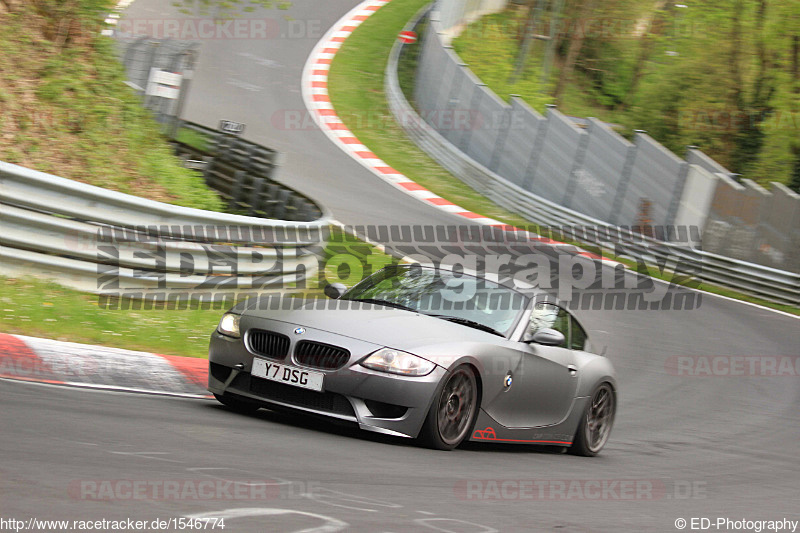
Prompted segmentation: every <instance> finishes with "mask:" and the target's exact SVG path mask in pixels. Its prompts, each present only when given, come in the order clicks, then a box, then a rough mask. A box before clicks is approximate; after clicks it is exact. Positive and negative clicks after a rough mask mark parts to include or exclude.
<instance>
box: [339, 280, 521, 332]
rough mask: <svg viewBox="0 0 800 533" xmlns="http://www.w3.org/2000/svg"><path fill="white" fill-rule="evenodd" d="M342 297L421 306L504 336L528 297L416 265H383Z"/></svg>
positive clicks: (409, 307) (417, 309) (486, 282)
mask: <svg viewBox="0 0 800 533" xmlns="http://www.w3.org/2000/svg"><path fill="white" fill-rule="evenodd" d="M342 299H344V300H359V301H364V302H370V303H377V304H382V305H387V306H390V307H396V308H400V309H406V310H409V311H414V312H419V313H423V314H426V315H431V316H436V317H438V318H441V319H443V320H449V321H452V322H457V323H460V324H463V325H465V326H470V327H474V328H476V329H482V330H484V331H489V332H491V333H496V334H498V335H502V336H506V335H507V334H508V332H509V331H510V330H511V328H512V327H514V324H515V323H516V321H517V319H518V318H519V315H520V313H521V312H522V311H523V310H524V309H525V307H526V305H527V302H528V298H527V297H526V296H524V295H523V294H520V293H518V292H516V291H514V290H512V289H509V288H506V287H503V286H502V285H498V284H497V283H494V282H492V281H489V280H486V279H482V278H476V277H474V276H471V275H469V274H463V273H457V272H451V271H449V270H439V269H435V268H429V267H421V266H419V265H408V266H405V265H403V266H393V267H387V268H384V269H383V270H380V271H379V272H376V273H375V274H373V275H372V276H370V277H368V278H366V279H365V280H363V281H361V282H360V283H358V284H357V285H355V286H354V287H353V288H351V289H350V290H349V291H347V292H346V293H345V294H344V295H343V297H342Z"/></svg>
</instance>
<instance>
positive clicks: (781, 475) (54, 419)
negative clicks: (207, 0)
mask: <svg viewBox="0 0 800 533" xmlns="http://www.w3.org/2000/svg"><path fill="white" fill-rule="evenodd" d="M356 3H357V2H355V1H347V2H344V1H332V0H325V1H324V2H322V1H316V2H314V1H311V0H294V1H293V5H292V7H291V8H290V10H289V13H290V14H291V15H292V16H293V17H294V19H296V20H298V21H306V22H308V24H307V27H315V24H316V22H318V23H319V27H318V31H316V32H310V33H311V35H309V36H308V38H295V39H291V40H287V39H274V40H267V41H259V42H257V43H254V42H253V41H252V40H246V39H244V40H209V41H206V42H204V43H203V48H202V51H201V60H200V65H199V68H198V71H197V75H196V79H195V80H194V82H193V87H192V93H191V95H190V102H189V107H188V116H187V118H189V119H190V120H194V121H197V122H201V123H205V124H207V125H210V126H214V125H215V124H216V121H217V120H219V119H222V118H224V119H230V120H236V121H241V122H245V123H247V128H248V129H247V137H248V138H249V139H251V140H253V141H256V142H259V143H261V144H264V145H267V146H271V147H274V148H276V149H278V150H280V151H283V152H286V153H287V159H286V162H285V167H284V168H283V169H282V170H281V174H280V177H281V179H283V180H284V181H285V182H286V183H288V184H290V185H292V186H294V187H296V188H298V189H300V190H302V191H303V192H306V193H308V194H310V195H311V196H312V197H314V198H317V199H320V200H321V201H323V202H324V203H325V204H326V205H327V206H328V207H329V208H330V209H331V210H332V211H333V214H334V216H335V217H336V218H337V219H338V220H340V221H342V222H344V223H347V224H371V223H383V224H387V223H406V224H412V223H414V224H458V223H461V220H459V219H456V218H455V217H453V216H451V215H448V214H446V213H443V212H440V211H437V210H436V209H434V208H433V207H429V206H427V205H424V204H423V203H422V202H419V201H416V200H414V199H412V198H410V197H407V196H405V195H402V194H400V193H398V192H397V191H396V190H394V189H393V188H392V187H390V186H389V185H387V184H385V183H384V182H382V181H381V180H379V179H378V178H376V177H374V176H373V175H372V174H370V173H369V172H368V171H367V170H365V169H364V168H363V167H361V165H359V164H358V163H357V162H355V161H352V160H351V159H350V158H349V157H348V156H347V155H345V154H344V153H343V152H341V151H340V150H339V149H338V148H337V147H335V146H334V145H333V144H332V143H331V142H330V141H329V140H328V139H327V137H325V135H323V134H322V133H321V132H319V131H317V130H313V129H309V130H298V131H295V130H282V131H278V130H276V129H274V128H273V127H272V126H271V122H270V117H272V116H273V115H274V114H275V113H280V112H282V111H285V110H287V109H290V110H304V107H303V102H302V98H301V94H300V76H301V72H302V67H303V64H304V63H305V60H306V57H307V56H308V53H309V52H310V50H311V49H312V47H313V46H314V44H315V43H316V41H317V40H318V39H319V38H320V37H321V36H322V34H323V33H324V31H325V30H326V29H327V28H328V27H329V26H330V25H331V24H333V22H335V21H336V20H337V19H338V18H339V17H340V16H341V15H343V14H344V13H345V12H346V11H348V10H349V9H351V8H352V7H353V6H354V5H355V4H356ZM171 9H172V8H171V7H169V3H167V2H162V1H160V0H137V2H136V3H135V4H134V5H133V6H132V7H131V8H130V9H129V10H128V12H127V13H126V16H129V17H148V18H155V17H162V18H164V17H169V16H172V15H170V13H171V11H170V10H171ZM278 13H280V14H279V15H278V16H279V17H280V16H281V14H282V13H283V12H278ZM265 16H275V12H272V11H270V12H268V15H265ZM312 21H313V22H314V24H311V22H312ZM580 316H581V318H582V319H583V322H584V323H585V325H586V326H587V328H588V329H589V333H590V336H591V337H592V339H593V340H594V342H595V343H596V344H599V345H601V346H606V347H607V356H608V357H609V358H610V359H611V360H612V362H613V363H614V365H615V367H616V369H617V372H618V374H619V383H620V388H621V390H620V398H619V407H618V413H617V419H616V425H615V428H614V431H613V432H612V434H611V438H610V441H609V443H608V445H607V446H606V448H605V450H604V451H603V452H602V453H601V455H600V456H598V457H596V458H580V457H574V456H571V455H567V454H561V453H558V451H557V450H547V449H545V450H543V449H531V448H528V447H517V446H511V447H507V446H500V445H486V444H480V445H479V444H469V445H467V446H465V447H464V448H461V449H458V450H455V451H453V452H437V451H432V450H427V449H422V448H419V447H416V446H415V445H414V444H413V443H412V442H409V441H406V440H403V439H396V438H390V437H383V436H378V435H374V434H369V433H365V432H359V431H357V430H353V429H351V428H347V427H340V426H334V425H329V424H327V423H322V422H319V421H317V420H314V419H304V418H297V417H291V416H287V415H282V414H276V413H272V412H269V411H264V410H262V411H260V412H259V413H258V414H257V415H254V416H244V415H239V414H235V413H232V412H229V411H227V410H226V409H224V408H223V407H221V406H220V405H218V404H217V403H216V402H214V401H208V400H191V399H181V398H174V397H163V396H155V395H142V394H129V393H116V392H103V391H91V390H82V389H74V388H65V387H57V386H50V385H41V384H31V383H21V382H12V381H6V380H2V381H0V450H2V455H1V456H0V457H2V460H1V461H0V494H1V495H2V496H0V516H1V517H3V518H9V517H12V518H15V519H19V520H28V519H29V518H31V517H35V518H39V519H54V520H69V521H72V520H102V519H105V520H124V519H128V518H131V519H133V520H143V521H148V522H152V521H153V520H155V519H162V520H168V519H170V518H180V517H189V516H193V517H207V518H211V517H215V518H216V517H224V518H225V529H224V530H220V529H216V530H217V531H225V532H226V533H227V532H230V531H264V532H300V531H306V532H312V531H313V532H335V531H359V532H370V533H371V532H374V533H382V532H402V531H414V532H417V531H420V532H424V531H450V532H459V533H480V532H490V531H510V532H517V531H519V532H522V531H564V532H594V531H603V532H605V531H678V529H677V528H676V526H675V524H676V520H678V519H680V518H683V519H686V520H691V519H692V518H703V517H705V518H710V519H711V521H712V524H716V520H717V518H718V517H724V518H730V519H732V520H739V521H741V520H743V519H744V520H783V519H789V520H800V510H798V509H800V508H799V507H798V505H797V502H798V494H800V461H799V460H798V457H800V408H799V407H800V375H799V374H800V363H798V361H800V342H798V340H799V339H800V322H799V321H798V319H796V318H792V317H789V316H786V315H783V314H779V313H774V312H771V311H768V310H764V309H761V308H757V307H753V306H748V305H744V304H741V303H737V302H732V301H728V300H724V299H720V298H716V297H712V296H706V297H704V298H703V299H702V304H701V305H700V306H699V308H697V309H695V310H672V311H663V310H662V311H655V310H653V311H632V310H631V311H626V310H620V311H602V312H600V311H598V312H584V313H582V314H580ZM209 333H210V332H209ZM745 356H746V357H747V358H746V359H745V358H744V357H745ZM678 357H683V358H684V359H681V360H680V361H682V362H679V361H678V359H677V358H678ZM704 364H705V365H707V366H703V365H704ZM682 365H683V366H682ZM771 365H775V366H774V367H773V366H771ZM787 365H789V366H787ZM706 368H710V370H709V371H706V370H705V369H706ZM764 368H767V369H769V368H773V369H777V370H779V372H770V371H764ZM726 369H727V371H726ZM709 374H713V375H709ZM731 374H733V375H731ZM773 374H779V375H773ZM137 483H138V484H137ZM135 487H138V489H136V488H135ZM137 490H138V492H137ZM211 524H212V522H208V523H207V525H206V530H212V529H211ZM690 524H691V523H690ZM173 525H174V524H173ZM0 529H3V523H0ZM5 529H8V527H5ZM175 529H177V528H175V527H173V528H172V530H175ZM686 529H687V530H691V526H690V527H687V528H686ZM52 530H56V529H55V528H53V529H52ZM150 530H155V529H148V531H150ZM710 530H715V531H727V530H730V531H734V530H739V531H748V529H741V528H739V529H736V528H735V525H734V526H729V527H726V526H725V525H724V524H723V526H722V527H714V525H712V526H711V527H710ZM752 530H753V529H749V531H752ZM789 530H791V527H790V529H789Z"/></svg>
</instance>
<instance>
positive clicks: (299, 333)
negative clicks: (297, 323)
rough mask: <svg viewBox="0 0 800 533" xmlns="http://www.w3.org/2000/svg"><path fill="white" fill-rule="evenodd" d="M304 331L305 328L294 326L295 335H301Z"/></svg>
mask: <svg viewBox="0 0 800 533" xmlns="http://www.w3.org/2000/svg"><path fill="white" fill-rule="evenodd" d="M305 332H306V328H294V334H295V335H302V334H303V333H305Z"/></svg>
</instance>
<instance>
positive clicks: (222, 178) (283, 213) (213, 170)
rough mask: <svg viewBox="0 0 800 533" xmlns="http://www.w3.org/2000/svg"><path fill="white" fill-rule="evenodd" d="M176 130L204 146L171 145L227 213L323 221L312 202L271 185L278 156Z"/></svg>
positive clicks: (213, 135)
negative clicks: (200, 174)
mask: <svg viewBox="0 0 800 533" xmlns="http://www.w3.org/2000/svg"><path fill="white" fill-rule="evenodd" d="M178 130H179V131H180V130H184V131H189V132H192V133H194V134H195V135H199V136H200V138H202V139H205V140H206V141H207V144H208V146H207V147H206V149H204V150H203V149H199V148H198V147H195V146H191V145H189V144H186V143H184V142H180V141H178V140H173V141H172V144H173V146H174V147H175V151H176V153H177V154H178V156H179V157H181V158H182V159H184V160H185V161H188V162H191V163H189V164H190V165H192V164H193V165H195V166H196V168H198V170H202V171H203V176H204V178H205V181H206V185H208V186H209V187H210V188H212V189H214V190H215V191H217V193H218V194H219V195H220V196H221V197H222V198H223V199H224V200H225V201H226V202H227V205H228V209H229V210H230V211H231V212H234V213H242V214H244V213H246V214H247V215H249V216H257V217H264V218H272V219H278V220H289V221H298V222H308V221H312V220H317V219H319V218H320V217H322V216H323V209H322V208H321V207H319V206H318V205H317V204H316V203H315V202H314V201H313V200H311V199H310V198H308V197H307V196H305V195H302V194H300V193H299V192H297V191H295V190H294V189H291V188H289V187H287V186H285V185H283V184H281V183H279V182H277V181H275V176H276V174H277V170H278V168H279V167H280V164H281V160H282V154H281V153H279V152H276V151H275V150H271V149H270V148H265V147H263V146H260V145H258V144H255V143H252V142H250V141H247V140H244V139H242V138H240V137H236V136H234V135H229V134H226V133H223V132H220V131H217V130H212V129H210V128H206V127H204V126H201V125H199V124H195V123H193V122H186V121H180V123H179V127H178Z"/></svg>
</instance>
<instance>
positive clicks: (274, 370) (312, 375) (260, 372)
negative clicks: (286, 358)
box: [251, 357, 325, 391]
mask: <svg viewBox="0 0 800 533" xmlns="http://www.w3.org/2000/svg"><path fill="white" fill-rule="evenodd" d="M251 374H252V375H254V376H255V377H257V378H264V379H268V380H270V381H277V382H279V383H286V384H287V385H294V386H295V387H301V388H303V389H310V390H315V391H321V390H322V378H324V377H325V374H323V373H322V372H313V371H309V370H303V369H302V368H297V367H296V366H290V365H283V364H280V363H273V362H272V361H267V360H265V359H259V358H258V357H256V358H254V359H253V370H252V372H251Z"/></svg>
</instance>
